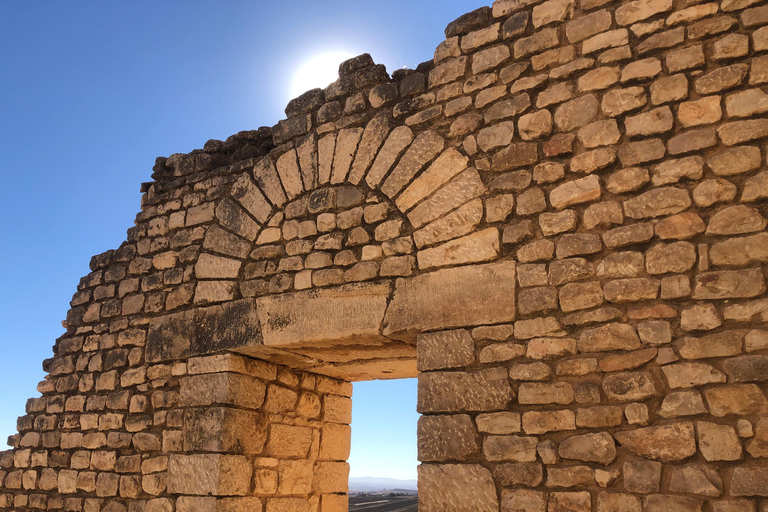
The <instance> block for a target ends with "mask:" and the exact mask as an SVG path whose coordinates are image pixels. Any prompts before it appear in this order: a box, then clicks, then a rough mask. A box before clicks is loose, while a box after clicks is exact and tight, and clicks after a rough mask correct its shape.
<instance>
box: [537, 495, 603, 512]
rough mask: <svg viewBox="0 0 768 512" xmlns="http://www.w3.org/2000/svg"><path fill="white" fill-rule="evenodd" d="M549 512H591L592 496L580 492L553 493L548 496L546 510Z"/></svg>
mask: <svg viewBox="0 0 768 512" xmlns="http://www.w3.org/2000/svg"><path fill="white" fill-rule="evenodd" d="M547 510H549V511H551V512H569V511H572V512H589V511H590V510H592V495H591V494H590V493H589V492H587V491H582V492H553V493H552V494H550V495H549V505H548V509H547Z"/></svg>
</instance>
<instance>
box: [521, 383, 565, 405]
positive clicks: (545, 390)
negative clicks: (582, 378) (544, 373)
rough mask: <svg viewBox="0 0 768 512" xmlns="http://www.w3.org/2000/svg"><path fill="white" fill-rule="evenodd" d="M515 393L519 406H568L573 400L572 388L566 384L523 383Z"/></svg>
mask: <svg viewBox="0 0 768 512" xmlns="http://www.w3.org/2000/svg"><path fill="white" fill-rule="evenodd" d="M517 393H518V396H517V401H518V402H519V403H521V404H569V403H571V402H573V399H574V393H573V387H572V386H571V385H570V384H568V383H567V382H557V383H555V384H547V383H536V382H524V383H522V384H520V387H519V388H518V391H517Z"/></svg>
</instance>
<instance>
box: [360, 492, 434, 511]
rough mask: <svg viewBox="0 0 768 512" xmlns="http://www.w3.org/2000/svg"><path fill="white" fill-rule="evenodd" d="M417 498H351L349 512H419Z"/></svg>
mask: <svg viewBox="0 0 768 512" xmlns="http://www.w3.org/2000/svg"><path fill="white" fill-rule="evenodd" d="M418 510H419V498H418V497H416V496H392V497H389V496H350V497H349V512H418Z"/></svg>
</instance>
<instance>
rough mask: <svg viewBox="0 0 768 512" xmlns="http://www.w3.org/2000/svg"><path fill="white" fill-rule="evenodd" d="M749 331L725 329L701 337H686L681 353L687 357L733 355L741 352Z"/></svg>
mask: <svg viewBox="0 0 768 512" xmlns="http://www.w3.org/2000/svg"><path fill="white" fill-rule="evenodd" d="M746 333H747V331H723V332H720V333H717V334H710V335H708V336H703V337H701V338H684V340H683V346H682V347H681V348H680V351H679V352H680V355H681V356H683V357H684V358H686V359H704V358H708V357H723V356H732V355H736V354H739V353H741V351H742V345H743V340H744V336H745V335H746Z"/></svg>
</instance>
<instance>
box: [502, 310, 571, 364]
mask: <svg viewBox="0 0 768 512" xmlns="http://www.w3.org/2000/svg"><path fill="white" fill-rule="evenodd" d="M550 318H551V317H550ZM558 327H559V325H558ZM521 332H522V333H523V334H527V333H526V332H525V331H524V330H523V329H521ZM537 334H538V335H543V334H550V333H537ZM516 336H517V337H520V334H517V332H516ZM575 353H576V340H575V339H573V338H534V339H532V340H530V341H529V342H528V350H527V351H526V353H525V355H526V357H528V358H529V359H547V358H551V357H556V356H561V355H565V354H575Z"/></svg>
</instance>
